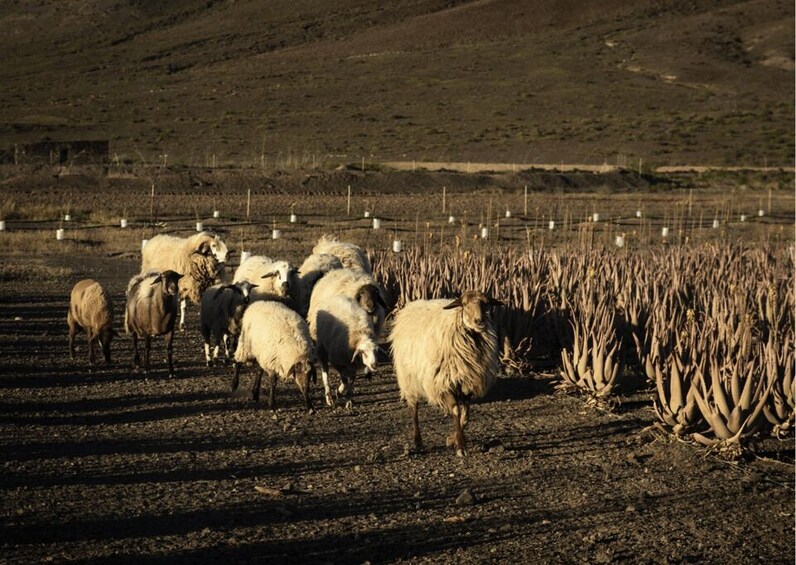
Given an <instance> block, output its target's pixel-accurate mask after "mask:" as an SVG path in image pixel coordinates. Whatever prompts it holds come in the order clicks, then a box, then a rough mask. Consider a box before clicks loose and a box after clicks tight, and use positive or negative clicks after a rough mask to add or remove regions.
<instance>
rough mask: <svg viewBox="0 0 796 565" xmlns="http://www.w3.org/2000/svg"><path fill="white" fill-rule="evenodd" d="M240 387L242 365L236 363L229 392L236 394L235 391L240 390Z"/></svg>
mask: <svg viewBox="0 0 796 565" xmlns="http://www.w3.org/2000/svg"><path fill="white" fill-rule="evenodd" d="M238 385H240V363H235V365H234V366H233V372H232V384H231V385H230V387H229V389H230V390H229V392H230V393H231V394H234V393H235V391H237V390H238Z"/></svg>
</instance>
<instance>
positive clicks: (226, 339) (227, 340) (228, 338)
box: [222, 333, 235, 365]
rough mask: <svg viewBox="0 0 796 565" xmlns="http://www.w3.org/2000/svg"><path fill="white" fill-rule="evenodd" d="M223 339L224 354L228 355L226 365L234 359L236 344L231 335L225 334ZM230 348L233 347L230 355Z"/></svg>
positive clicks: (225, 359) (225, 360)
mask: <svg viewBox="0 0 796 565" xmlns="http://www.w3.org/2000/svg"><path fill="white" fill-rule="evenodd" d="M222 339H223V341H224V352H225V354H226V357H225V358H224V364H225V365H226V364H227V363H228V362H229V360H230V359H232V357H233V355H234V353H235V349H234V342H233V339H234V338H233V337H232V336H230V335H229V334H227V333H225V334H224V337H223V338H222ZM230 346H233V347H232V352H231V353H230Z"/></svg>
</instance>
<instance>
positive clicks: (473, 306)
mask: <svg viewBox="0 0 796 565" xmlns="http://www.w3.org/2000/svg"><path fill="white" fill-rule="evenodd" d="M502 305H503V303H502V302H500V301H499V300H495V299H494V298H490V297H489V296H487V295H486V294H484V293H483V292H480V291H477V290H468V291H467V292H465V293H464V294H462V295H461V296H460V297H459V298H457V299H456V300H454V301H452V302H451V303H450V304H447V305H446V306H444V307H443V309H444V310H451V309H453V308H461V317H462V322H463V323H464V327H466V328H467V329H468V330H471V331H474V332H482V331H484V329H486V324H487V323H488V322H490V321H491V318H490V310H489V307H491V306H502Z"/></svg>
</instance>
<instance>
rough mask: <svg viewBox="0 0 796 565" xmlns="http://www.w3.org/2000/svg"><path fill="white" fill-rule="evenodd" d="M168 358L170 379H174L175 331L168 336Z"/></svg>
mask: <svg viewBox="0 0 796 565" xmlns="http://www.w3.org/2000/svg"><path fill="white" fill-rule="evenodd" d="M166 358H167V359H168V361H169V377H170V378H174V330H172V331H170V332H169V333H167V334H166Z"/></svg>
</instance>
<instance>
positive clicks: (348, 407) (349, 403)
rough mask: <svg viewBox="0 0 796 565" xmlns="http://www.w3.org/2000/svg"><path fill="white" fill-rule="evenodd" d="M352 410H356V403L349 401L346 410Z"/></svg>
mask: <svg viewBox="0 0 796 565" xmlns="http://www.w3.org/2000/svg"><path fill="white" fill-rule="evenodd" d="M352 408H354V402H353V401H352V400H350V399H349V400H347V401H346V403H345V409H346V410H351V409H352Z"/></svg>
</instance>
